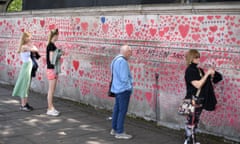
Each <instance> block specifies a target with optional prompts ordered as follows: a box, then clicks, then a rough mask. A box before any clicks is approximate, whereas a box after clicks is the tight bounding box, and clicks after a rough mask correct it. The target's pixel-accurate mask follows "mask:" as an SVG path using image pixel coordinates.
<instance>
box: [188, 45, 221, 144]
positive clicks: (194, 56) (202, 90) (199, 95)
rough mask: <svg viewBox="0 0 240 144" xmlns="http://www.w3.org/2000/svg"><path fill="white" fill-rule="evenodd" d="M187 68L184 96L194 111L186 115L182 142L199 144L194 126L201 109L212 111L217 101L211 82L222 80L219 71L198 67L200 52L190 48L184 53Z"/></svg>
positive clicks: (197, 121)
mask: <svg viewBox="0 0 240 144" xmlns="http://www.w3.org/2000/svg"><path fill="white" fill-rule="evenodd" d="M186 63H187V66H188V67H187V69H186V71H185V82H186V88H187V91H186V97H185V99H191V102H192V105H193V106H194V112H193V113H191V114H189V115H188V116H187V121H186V126H185V136H186V137H185V142H184V144H200V143H199V142H196V128H197V127H198V123H199V120H200V115H201V112H202V110H203V109H205V110H208V111H213V110H214V109H215V105H216V103H217V101H216V97H215V94H214V90H213V86H212V82H213V83H217V82H219V81H221V80H222V76H221V74H220V73H218V72H217V71H215V70H214V69H213V68H209V69H208V70H207V72H206V73H204V71H203V69H201V68H198V67H197V66H198V64H199V63H200V53H199V52H198V51H197V50H194V49H191V50H189V51H188V53H187V55H186Z"/></svg>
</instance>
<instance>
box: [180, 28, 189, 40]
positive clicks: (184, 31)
mask: <svg viewBox="0 0 240 144" xmlns="http://www.w3.org/2000/svg"><path fill="white" fill-rule="evenodd" d="M178 29H179V31H180V34H181V36H182V37H183V38H185V37H186V36H187V34H188V31H189V25H180V26H179V27H178Z"/></svg>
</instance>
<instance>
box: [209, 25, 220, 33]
mask: <svg viewBox="0 0 240 144" xmlns="http://www.w3.org/2000/svg"><path fill="white" fill-rule="evenodd" d="M209 29H210V31H212V32H216V31H217V29H218V27H217V26H216V25H215V26H210V27H209Z"/></svg>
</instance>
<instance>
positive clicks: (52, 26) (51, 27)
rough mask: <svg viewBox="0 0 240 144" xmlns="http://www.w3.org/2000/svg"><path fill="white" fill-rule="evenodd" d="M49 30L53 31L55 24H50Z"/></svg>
mask: <svg viewBox="0 0 240 144" xmlns="http://www.w3.org/2000/svg"><path fill="white" fill-rule="evenodd" d="M48 28H49V30H53V29H55V28H56V26H55V24H51V25H49V27H48Z"/></svg>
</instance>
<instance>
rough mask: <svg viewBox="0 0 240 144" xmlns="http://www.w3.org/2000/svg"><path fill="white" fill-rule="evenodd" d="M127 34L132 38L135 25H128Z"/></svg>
mask: <svg viewBox="0 0 240 144" xmlns="http://www.w3.org/2000/svg"><path fill="white" fill-rule="evenodd" d="M125 29H126V32H127V34H128V36H131V35H132V32H133V25H132V24H126V28H125Z"/></svg>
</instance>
